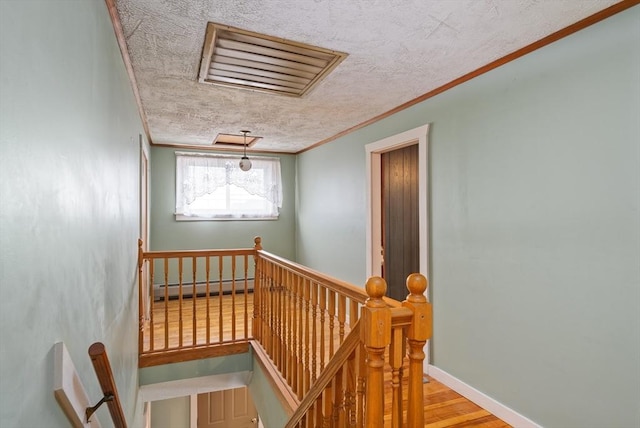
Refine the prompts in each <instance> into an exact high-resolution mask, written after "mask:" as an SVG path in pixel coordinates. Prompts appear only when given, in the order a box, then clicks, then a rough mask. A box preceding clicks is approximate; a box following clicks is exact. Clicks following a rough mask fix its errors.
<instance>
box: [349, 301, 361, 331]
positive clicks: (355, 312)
mask: <svg viewBox="0 0 640 428" xmlns="http://www.w3.org/2000/svg"><path fill="white" fill-rule="evenodd" d="M359 317H360V305H359V304H358V302H357V301H356V300H353V299H351V300H350V307H349V327H351V326H353V325H355V324H356V322H358V318H359Z"/></svg>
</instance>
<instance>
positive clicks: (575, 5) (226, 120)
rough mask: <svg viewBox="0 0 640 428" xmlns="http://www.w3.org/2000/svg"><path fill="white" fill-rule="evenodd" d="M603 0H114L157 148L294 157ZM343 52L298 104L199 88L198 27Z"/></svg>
mask: <svg viewBox="0 0 640 428" xmlns="http://www.w3.org/2000/svg"><path fill="white" fill-rule="evenodd" d="M615 3H616V1H612V0H261V1H259V0H225V1H216V0H163V1H159V0H116V5H117V9H118V12H119V15H120V20H121V23H122V28H123V33H124V37H125V40H126V43H127V49H128V52H129V56H130V58H131V63H132V66H133V70H134V73H135V78H136V81H137V85H138V90H139V93H140V98H141V101H142V108H143V110H144V113H145V115H146V118H147V125H148V128H149V131H150V134H151V135H150V136H151V139H152V142H153V143H154V144H175V145H182V144H184V145H204V146H210V145H211V142H212V141H213V139H214V138H215V136H216V135H217V134H218V133H231V134H239V133H240V130H242V129H249V130H251V133H252V135H259V136H262V137H263V139H261V140H260V141H259V142H258V143H257V144H256V145H255V146H254V147H253V150H256V151H279V152H293V153H295V152H299V151H301V150H304V149H305V148H307V147H309V146H311V145H314V144H316V143H318V142H321V141H323V140H325V139H328V138H331V137H333V136H335V135H336V134H338V133H340V132H342V131H345V130H347V129H349V128H352V127H354V126H357V125H359V124H361V123H363V122H365V121H367V120H369V119H371V118H373V117H376V116H378V115H381V114H383V113H385V112H387V111H389V110H391V109H393V108H395V107H397V106H399V105H401V104H403V103H406V102H408V101H411V100H412V99H415V98H417V97H419V96H421V95H423V94H425V93H427V92H429V91H431V90H433V89H435V88H438V87H440V86H442V85H444V84H447V83H449V82H451V81H453V80H454V79H456V78H458V77H460V76H463V75H465V74H467V73H469V72H472V71H474V70H476V69H478V68H480V67H482V66H484V65H486V64H488V63H490V62H492V61H494V60H496V59H499V58H501V57H504V56H505V55H507V54H509V53H511V52H514V51H516V50H518V49H520V48H522V47H524V46H527V45H529V44H531V43H533V42H535V41H537V40H539V39H541V38H543V37H545V36H547V35H549V34H551V33H553V32H555V31H558V30H560V29H562V28H565V27H567V26H569V25H571V24H573V23H575V22H577V21H579V20H581V19H583V18H585V17H587V16H589V15H592V14H594V13H596V12H598V11H600V10H602V9H605V8H606V7H608V6H610V5H612V4H615ZM209 21H212V22H217V23H221V24H225V25H230V26H234V27H238V28H241V29H246V30H251V31H256V32H260V33H263V34H267V35H269V36H274V37H280V38H284V39H290V40H294V41H298V42H303V43H309V44H312V45H316V46H320V47H323V48H326V49H331V50H336V51H342V52H346V53H347V54H348V55H349V56H348V57H347V58H346V59H345V60H344V61H343V62H342V63H341V64H340V65H339V66H338V67H337V68H336V69H335V70H334V71H333V72H332V73H331V74H329V76H328V77H326V78H325V79H324V80H323V81H322V82H321V83H320V85H319V86H317V87H316V88H315V89H314V90H312V91H311V92H310V93H309V94H307V95H305V96H304V97H303V98H292V97H287V96H282V95H272V94H265V93H260V92H254V91H249V90H243V89H235V88H227V87H220V86H214V85H208V84H202V83H198V72H199V67H200V59H201V55H202V48H203V44H204V38H205V30H206V26H207V22H209Z"/></svg>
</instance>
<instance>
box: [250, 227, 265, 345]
mask: <svg viewBox="0 0 640 428" xmlns="http://www.w3.org/2000/svg"><path fill="white" fill-rule="evenodd" d="M253 242H254V246H253V249H254V256H253V263H254V270H253V325H252V335H253V337H254V338H255V339H257V340H258V341H260V340H261V339H262V337H263V336H262V335H261V334H260V329H261V326H262V322H261V317H262V314H261V313H260V305H261V296H260V293H261V288H262V265H263V262H264V260H263V259H262V258H261V257H260V253H259V251H260V250H262V238H260V237H259V236H256V237H255V238H254V239H253Z"/></svg>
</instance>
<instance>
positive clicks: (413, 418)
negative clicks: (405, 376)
mask: <svg viewBox="0 0 640 428" xmlns="http://www.w3.org/2000/svg"><path fill="white" fill-rule="evenodd" d="M427 286H428V281H427V278H425V277H424V275H421V274H418V273H413V274H411V275H409V277H408V278H407V288H408V289H409V296H407V299H406V300H405V301H404V302H402V306H404V307H406V308H409V309H411V311H413V321H412V322H411V325H410V326H409V328H408V331H407V342H408V344H409V350H408V356H409V397H408V403H407V426H408V427H409V428H422V427H424V390H423V386H422V376H423V365H422V364H423V361H424V357H425V355H424V350H423V349H424V346H425V344H426V343H427V339H429V338H430V337H431V334H432V330H433V321H432V320H433V312H432V308H431V303H428V302H427V298H426V297H425V295H424V292H425V290H426V289H427Z"/></svg>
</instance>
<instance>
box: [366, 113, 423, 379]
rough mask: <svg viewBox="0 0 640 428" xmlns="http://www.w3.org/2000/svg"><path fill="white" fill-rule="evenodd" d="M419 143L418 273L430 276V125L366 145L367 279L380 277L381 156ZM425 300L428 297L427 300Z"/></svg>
mask: <svg viewBox="0 0 640 428" xmlns="http://www.w3.org/2000/svg"><path fill="white" fill-rule="evenodd" d="M416 143H418V233H419V234H420V237H419V250H420V273H422V274H423V275H424V276H426V277H427V278H430V274H429V219H428V215H429V205H428V200H429V174H428V172H429V146H428V143H429V124H426V125H423V126H419V127H417V128H414V129H410V130H408V131H405V132H402V133H400V134H396V135H392V136H390V137H387V138H383V139H382V140H378V141H375V142H373V143H370V144H367V145H366V146H365V151H366V174H367V207H368V208H367V234H366V247H367V249H366V251H367V253H366V254H367V256H366V269H367V278H369V277H371V276H382V275H381V273H382V269H381V266H382V254H381V248H382V245H381V244H382V169H381V166H382V163H381V159H380V158H381V155H382V153H385V152H389V151H392V150H395V149H401V148H403V147H406V146H410V145H412V144H416ZM427 298H428V297H427ZM430 342H431V340H429V341H428V342H427V344H426V345H425V359H424V362H423V363H422V367H423V368H422V371H423V372H424V373H425V374H426V373H429V362H430V361H431V345H430Z"/></svg>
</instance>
